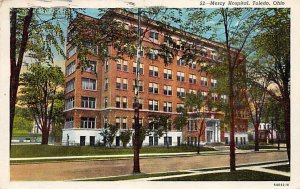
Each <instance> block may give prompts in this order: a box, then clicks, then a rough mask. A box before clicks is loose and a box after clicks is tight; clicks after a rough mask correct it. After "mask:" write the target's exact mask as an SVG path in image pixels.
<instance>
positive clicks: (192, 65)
mask: <svg viewBox="0 0 300 189" xmlns="http://www.w3.org/2000/svg"><path fill="white" fill-rule="evenodd" d="M189 67H190V68H191V69H196V62H195V61H191V62H189Z"/></svg>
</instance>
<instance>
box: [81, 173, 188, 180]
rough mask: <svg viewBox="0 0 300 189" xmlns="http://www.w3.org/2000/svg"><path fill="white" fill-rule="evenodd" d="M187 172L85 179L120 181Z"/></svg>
mask: <svg viewBox="0 0 300 189" xmlns="http://www.w3.org/2000/svg"><path fill="white" fill-rule="evenodd" d="M187 173H189V172H168V173H153V174H145V173H142V174H140V175H126V176H116V177H108V178H98V179H97V178H96V179H87V180H83V181H120V180H132V179H140V178H149V177H160V176H170V175H180V174H187Z"/></svg>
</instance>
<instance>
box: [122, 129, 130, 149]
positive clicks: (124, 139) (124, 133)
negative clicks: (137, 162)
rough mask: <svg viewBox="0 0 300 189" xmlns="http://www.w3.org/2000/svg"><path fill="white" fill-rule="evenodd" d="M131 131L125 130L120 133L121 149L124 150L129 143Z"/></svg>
mask: <svg viewBox="0 0 300 189" xmlns="http://www.w3.org/2000/svg"><path fill="white" fill-rule="evenodd" d="M131 135H132V131H131V130H129V129H127V130H124V131H121V132H120V140H121V141H122V144H123V147H124V148H126V146H127V144H128V143H129V141H130V138H131Z"/></svg>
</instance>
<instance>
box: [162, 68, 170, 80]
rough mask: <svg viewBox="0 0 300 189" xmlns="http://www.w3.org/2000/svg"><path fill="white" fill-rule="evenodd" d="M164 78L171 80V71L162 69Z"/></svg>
mask: <svg viewBox="0 0 300 189" xmlns="http://www.w3.org/2000/svg"><path fill="white" fill-rule="evenodd" d="M164 78H165V79H172V70H170V69H164Z"/></svg>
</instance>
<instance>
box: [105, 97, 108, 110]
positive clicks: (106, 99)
mask: <svg viewBox="0 0 300 189" xmlns="http://www.w3.org/2000/svg"><path fill="white" fill-rule="evenodd" d="M107 106H108V98H107V97H104V108H107Z"/></svg>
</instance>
